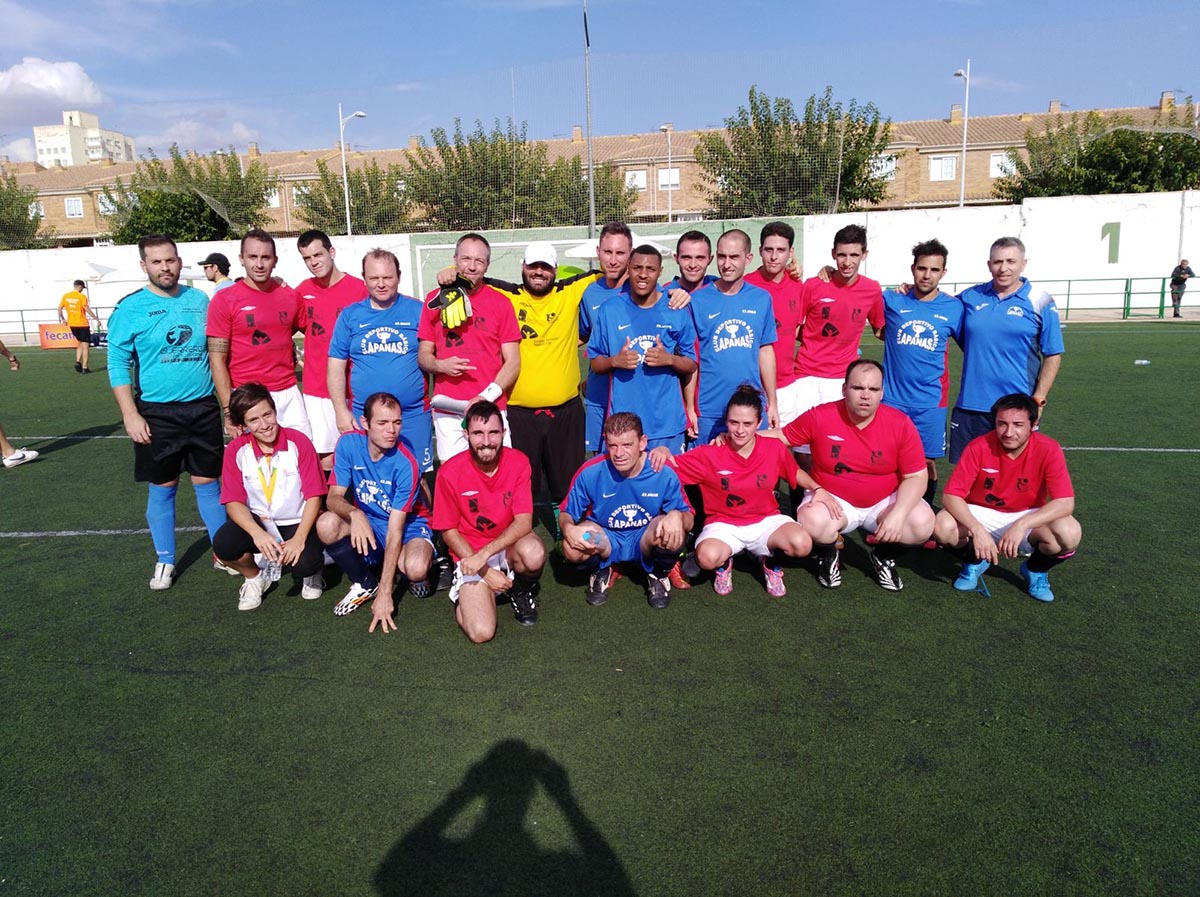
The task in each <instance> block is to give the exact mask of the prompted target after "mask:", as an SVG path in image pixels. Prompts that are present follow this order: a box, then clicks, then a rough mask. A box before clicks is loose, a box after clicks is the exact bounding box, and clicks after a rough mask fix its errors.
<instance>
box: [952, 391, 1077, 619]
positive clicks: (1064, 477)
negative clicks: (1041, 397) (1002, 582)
mask: <svg viewBox="0 0 1200 897" xmlns="http://www.w3.org/2000/svg"><path fill="white" fill-rule="evenodd" d="M992 412H993V414H994V415H995V420H996V426H995V429H993V430H992V432H990V433H987V434H985V435H983V436H980V437H978V438H976V439H973V440H971V442H970V443H968V445H967V447H966V449H965V450H964V451H963V454H962V457H961V458H960V459H959V463H958V466H957V467H955V468H954V473H952V474H951V475H950V482H948V483H947V484H946V489H945V493H944V495H943V498H942V504H943V506H944V507H943V508H942V510H941V511H940V512H939V513H938V516H937V522H936V525H935V528H934V535H935V537H936V538H937V540H938V542H940V543H941V544H942V545H944V546H946V547H947V548H950V549H953V550H955V551H956V552H957V553H958V554H959V555H960V556H961V557H962V558H963V561H964V564H963V569H962V572H961V573H960V574H959V576H958V579H956V580H955V581H954V588H956V589H958V590H960V591H964V592H966V591H972V590H974V589H976V588H978V586H979V577H980V576H982V575H983V573H984V571H985V570H987V568H988V567H990V566H991V565H992V564H995V563H998V562H999V560H1000V558H1002V557H1010V558H1011V557H1017V555H1020V554H1028V555H1029V560H1027V561H1025V562H1024V563H1023V564H1021V575H1022V576H1023V577H1024V578H1025V584H1026V589H1027V591H1028V592H1029V594H1030V596H1031V597H1033V598H1036V599H1037V600H1038V601H1053V600H1054V593H1053V592H1052V591H1051V590H1050V578H1049V575H1048V572H1049V571H1050V569H1051V568H1053V567H1054V566H1056V565H1057V564H1061V563H1062V562H1063V561H1065V560H1067V559H1068V558H1070V557H1072V556H1073V555H1074V554H1075V549H1077V548H1078V547H1079V542H1080V540H1081V538H1082V534H1083V533H1082V529H1081V527H1080V526H1079V521H1077V520H1076V519H1075V518H1074V516H1072V515H1073V514H1074V511H1075V490H1074V487H1072V485H1071V477H1070V475H1069V474H1068V473H1067V461H1066V458H1065V457H1064V456H1063V450H1062V447H1061V446H1060V445H1059V444H1058V443H1057V442H1055V441H1054V440H1053V439H1051V438H1050V437H1049V436H1045V435H1043V434H1041V433H1038V432H1035V430H1034V425H1035V424H1036V423H1037V418H1038V404H1037V402H1035V401H1034V400H1033V399H1032V398H1031V397H1030V396H1027V395H1024V394H1023V393H1013V394H1012V395H1007V396H1002V397H1001V398H999V399H997V400H996V403H995V405H993V406H992Z"/></svg>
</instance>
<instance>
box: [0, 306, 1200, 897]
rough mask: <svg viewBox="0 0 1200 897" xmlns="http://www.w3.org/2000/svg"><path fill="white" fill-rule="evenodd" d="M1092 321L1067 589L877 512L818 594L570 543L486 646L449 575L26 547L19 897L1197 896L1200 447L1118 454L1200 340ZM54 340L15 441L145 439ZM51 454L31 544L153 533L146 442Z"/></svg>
mask: <svg viewBox="0 0 1200 897" xmlns="http://www.w3.org/2000/svg"><path fill="white" fill-rule="evenodd" d="M1065 336H1066V343H1067V355H1066V358H1065V361H1064V364H1063V369H1062V373H1061V375H1060V378H1059V383H1058V384H1057V386H1056V387H1055V389H1054V391H1053V393H1052V395H1051V402H1050V405H1049V406H1048V408H1047V418H1046V424H1045V430H1046V432H1047V433H1049V434H1050V435H1052V436H1054V437H1055V438H1057V439H1059V440H1060V441H1061V442H1062V443H1063V444H1064V445H1065V446H1067V447H1068V448H1069V449H1071V450H1070V451H1068V456H1067V457H1068V463H1069V465H1070V469H1071V473H1072V476H1073V479H1074V482H1075V486H1076V490H1077V495H1078V499H1077V516H1078V517H1079V518H1080V520H1081V522H1082V524H1083V528H1084V542H1083V546H1082V548H1081V550H1080V552H1079V555H1078V557H1077V558H1076V559H1075V560H1073V561H1071V562H1070V563H1068V564H1066V565H1063V566H1061V567H1059V568H1056V569H1055V570H1054V571H1053V573H1052V574H1051V582H1052V584H1053V586H1054V589H1055V593H1056V594H1057V596H1058V599H1057V600H1056V601H1055V602H1054V603H1053V604H1050V605H1042V604H1039V603H1037V602H1035V601H1033V600H1031V599H1030V598H1028V597H1027V596H1026V595H1025V594H1024V592H1023V591H1022V589H1021V584H1020V578H1019V576H1018V575H1017V573H1016V569H1017V566H1018V564H1017V562H1011V561H1010V562H1005V563H1004V564H1003V565H1002V567H1001V568H1000V569H994V570H993V571H990V572H989V574H988V577H987V578H988V581H989V583H990V590H991V595H992V597H991V599H987V598H983V597H981V596H979V595H976V594H960V593H957V592H955V591H954V590H953V589H951V588H950V585H949V580H950V579H952V578H953V576H954V574H955V572H956V564H955V562H954V561H953V560H952V559H951V558H950V557H948V556H946V555H944V554H943V553H940V552H913V553H911V554H909V555H907V556H906V557H904V558H903V559H902V560H901V562H900V566H901V570H902V573H903V575H904V579H905V589H904V591H903V592H901V593H899V594H891V593H887V592H884V591H882V590H881V589H879V588H878V587H877V586H876V585H875V584H874V582H873V581H872V580H871V578H870V576H869V575H868V570H869V565H868V563H867V559H866V556H865V553H864V551H863V548H862V546H861V542H860V540H859V539H857V538H852V539H850V542H849V545H848V548H847V550H846V552H845V554H844V557H843V570H844V585H843V587H842V588H841V589H840V590H838V591H824V590H821V589H819V588H818V587H817V585H816V583H815V580H814V578H813V575H812V571H811V569H810V568H809V567H808V566H807V565H806V564H799V565H796V566H793V567H790V568H789V569H788V570H787V574H786V579H787V585H788V589H789V594H788V596H787V597H786V598H784V599H781V600H779V599H771V598H769V597H768V596H767V595H766V594H765V592H764V591H763V589H762V587H761V584H759V583H758V581H757V580H756V579H754V578H753V577H752V576H751V575H750V573H749V572H747V571H749V569H750V568H749V567H747V568H745V570H742V571H739V572H738V573H737V574H735V578H734V583H735V591H734V593H733V595H731V596H729V597H726V598H721V597H718V596H716V595H715V594H713V592H712V591H711V589H710V588H709V587H708V585H707V584H702V585H699V586H697V587H696V588H693V589H691V590H690V591H687V592H677V593H676V595H675V598H674V600H673V602H672V604H671V607H670V608H669V609H667V610H666V611H662V612H656V611H652V610H651V609H650V608H649V607H648V606H647V605H646V602H645V600H644V597H643V595H642V592H641V590H640V588H639V587H638V586H637V585H636V584H635V583H632V582H630V581H628V580H621V581H620V582H619V583H618V584H617V586H616V587H615V589H614V593H613V596H612V598H611V599H610V600H609V602H608V603H607V604H606V605H604V606H603V607H599V608H592V607H588V606H587V605H585V603H584V601H583V596H582V590H581V588H580V586H579V584H578V581H577V580H569V578H568V577H567V576H566V575H565V574H562V571H559V573H560V574H562V575H560V578H561V579H562V580H563V581H564V582H566V581H570V583H571V584H570V585H564V584H560V583H558V582H556V579H555V576H554V575H553V574H552V572H551V571H550V570H549V569H548V570H547V573H546V575H545V576H544V578H543V588H542V600H541V619H540V621H539V623H538V624H537V625H536V626H534V627H532V628H523V627H520V626H518V625H516V624H515V622H514V621H513V620H512V618H511V615H510V614H509V613H507V612H506V611H505V610H504V609H501V621H500V628H499V632H498V635H497V637H496V639H495V641H494V642H492V643H490V644H488V645H485V646H481V647H474V646H471V645H469V644H468V643H467V642H466V641H465V639H464V638H463V637H462V636H461V635H460V634H459V632H458V631H457V628H456V626H455V624H454V622H453V617H452V615H451V612H450V610H449V607H448V603H447V602H446V600H445V595H444V593H439V594H437V595H435V596H434V597H432V598H429V599H423V600H415V599H413V598H411V597H407V596H406V597H405V598H404V599H403V600H402V601H401V602H400V604H399V606H398V612H397V622H398V624H399V627H400V628H399V631H398V632H395V633H392V634H389V635H387V636H382V635H379V634H376V635H368V634H367V631H366V628H367V623H368V621H369V612H365V611H364V612H359V613H357V614H355V615H352V616H350V617H347V618H340V619H339V618H335V617H334V616H333V615H332V613H331V607H332V604H333V601H334V600H335V596H338V595H340V594H341V592H342V591H344V589H345V586H346V584H345V583H344V582H334V583H331V585H330V590H329V592H327V597H325V598H323V599H322V600H319V601H315V602H307V601H303V600H301V599H300V598H299V596H298V595H297V594H288V592H289V591H290V590H291V583H290V581H289V580H287V579H286V578H285V581H284V582H283V583H281V586H280V587H278V588H276V589H275V590H273V591H272V592H270V593H268V595H267V597H266V599H265V601H264V603H263V606H262V607H261V608H260V609H259V610H257V611H255V612H253V613H239V612H238V611H237V610H236V593H237V582H236V581H235V580H233V579H230V578H229V577H226V576H224V575H222V574H219V573H216V572H214V571H213V570H212V569H211V567H210V564H209V561H208V547H207V537H206V536H205V535H204V534H203V533H202V532H196V531H191V530H189V531H187V532H183V533H181V534H180V555H181V563H180V567H181V571H180V577H179V580H178V582H177V584H176V585H175V587H174V588H172V589H171V590H170V591H169V592H165V593H151V592H150V591H148V589H147V588H146V580H147V579H148V578H149V575H150V572H151V568H152V565H153V559H154V558H153V553H152V551H151V549H150V543H149V537H148V536H146V535H82V536H74V537H64V536H51V535H27V536H24V537H17V538H10V537H4V538H0V570H2V571H3V573H2V581H3V586H2V591H3V596H4V597H3V600H2V601H0V681H2V682H3V705H2V706H3V711H4V712H3V716H2V719H3V729H2V736H0V897H2V895H5V894H8V895H59V894H64V895H66V894H70V895H76V894H80V895H82V894H97V895H113V894H122V895H125V894H129V895H135V894H136V895H161V897H169V895H185V894H187V895H191V894H195V895H211V894H231V895H232V894H255V895H276V894H278V895H300V894H322V895H332V894H337V895H343V894H344V895H359V894H364V895H368V894H384V895H400V894H405V895H426V894H459V895H474V894H557V895H571V894H596V895H609V894H611V895H625V894H639V895H646V897H648V895H675V894H680V895H684V894H686V895H696V894H755V895H758V894H763V895H809V894H811V895H873V894H878V895H904V894H913V895H924V894H955V895H958V894H996V895H1001V894H1004V895H1010V894H1020V895H1026V894H1054V895H1058V894H1113V895H1135V894H1145V895H1162V894H1178V895H1191V894H1196V893H1198V892H1200V858H1198V856H1197V852H1196V836H1195V832H1196V830H1197V826H1198V824H1200V764H1198V763H1197V762H1196V757H1197V756H1198V753H1200V725H1198V724H1200V694H1198V691H1197V681H1198V677H1200V661H1198V659H1197V651H1196V646H1197V643H1198V639H1197V636H1198V628H1197V618H1198V615H1197V611H1196V589H1195V586H1194V585H1192V586H1189V585H1188V583H1189V582H1190V583H1194V582H1196V581H1197V578H1198V574H1200V570H1198V569H1197V563H1196V561H1195V557H1196V541H1195V536H1194V523H1193V507H1194V505H1195V498H1194V489H1193V488H1192V484H1194V483H1195V482H1196V481H1197V480H1198V479H1200V454H1197V453H1195V452H1194V451H1193V453H1190V454H1184V453H1151V452H1117V451H1112V450H1111V449H1117V448H1187V449H1192V450H1196V449H1200V426H1198V425H1197V422H1196V404H1195V383H1196V382H1198V381H1200V351H1198V349H1200V327H1196V326H1194V325H1191V324H1190V323H1189V322H1186V321H1185V322H1182V324H1180V325H1173V324H1168V323H1153V324H1151V323H1146V324H1133V325H1130V324H1126V325H1116V324H1108V325H1100V324H1075V323H1072V324H1071V325H1070V326H1069V327H1068V328H1067V330H1066V332H1065ZM867 351H868V352H870V353H871V354H875V355H877V354H878V350H877V347H874V346H872V347H868V349H867ZM19 354H20V357H21V359H22V362H23V365H24V367H23V369H22V370H21V371H20V372H19V373H17V374H7V373H0V421H2V422H3V424H4V427H5V430H6V432H7V433H9V434H10V435H11V436H13V437H20V436H60V437H61V436H109V435H117V436H120V435H122V432H123V431H122V429H121V427H120V424H119V419H118V416H117V414H116V406H115V404H114V403H113V401H112V399H111V395H110V393H109V392H108V389H107V381H106V379H105V377H104V375H103V374H101V373H97V374H93V375H91V376H90V377H83V376H80V375H77V374H75V373H74V372H73V371H71V370H70V358H69V357H68V355H69V353H51V352H46V353H42V352H38V351H34V350H25V351H19ZM1137 358H1147V359H1150V360H1151V364H1150V365H1149V366H1141V367H1135V366H1134V365H1133V360H1134V359H1137ZM103 361H104V356H103V353H98V354H97V355H96V356H94V360H93V364H94V367H97V368H99V367H102V366H103ZM15 441H16V442H17V444H18V445H29V446H30V447H32V448H36V449H39V450H40V451H43V452H44V457H43V458H41V459H39V460H38V461H37V462H36V463H34V464H30V465H26V466H23V467H20V468H16V469H13V470H8V471H0V534H3V533H18V532H25V533H45V532H58V531H65V530H99V529H125V528H139V527H143V526H144V525H145V524H144V519H143V511H144V503H145V497H144V496H145V492H144V488H143V487H140V486H136V485H134V484H133V483H132V479H131V473H130V466H131V465H130V461H131V451H130V446H129V443H128V441H127V440H123V439H86V440H85V439H61V438H60V439H53V440H42V441H30V440H22V439H16V440H15ZM1084 447H1093V448H1104V449H1108V450H1105V451H1080V450H1078V449H1080V448H1084ZM945 475H946V471H943V476H945ZM179 496H180V518H179V523H180V525H181V526H187V527H197V526H198V525H199V523H200V521H199V518H198V516H197V515H196V512H195V507H194V503H193V501H192V498H191V494H190V489H189V488H188V487H187V486H186V485H185V486H183V487H182V488H181V489H180V492H179ZM330 579H331V580H332V579H335V577H334V576H332V575H331V576H330Z"/></svg>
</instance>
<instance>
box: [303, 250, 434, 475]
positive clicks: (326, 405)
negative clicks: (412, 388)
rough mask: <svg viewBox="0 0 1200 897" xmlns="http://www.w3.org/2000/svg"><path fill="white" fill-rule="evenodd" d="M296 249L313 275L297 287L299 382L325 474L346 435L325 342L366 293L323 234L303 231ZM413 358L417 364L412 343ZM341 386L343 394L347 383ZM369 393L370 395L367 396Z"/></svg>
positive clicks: (364, 287)
mask: <svg viewBox="0 0 1200 897" xmlns="http://www.w3.org/2000/svg"><path fill="white" fill-rule="evenodd" d="M296 248H297V249H298V250H299V251H300V257H301V258H302V259H304V264H305V265H306V266H307V267H308V271H309V273H310V274H311V275H312V277H310V278H308V279H307V280H302V281H301V282H300V285H299V286H298V287H296V295H298V296H299V297H300V307H301V309H302V310H303V312H304V317H303V327H302V329H303V331H304V373H303V377H302V378H301V385H302V387H303V390H304V410H305V413H306V414H307V415H308V422H309V425H310V426H311V427H312V433H313V445H314V446H316V449H317V453H318V454H320V456H321V466H322V467H324V468H325V469H326V470H329V469H330V467H331V466H332V464H333V458H332V454H333V447H334V446H335V445H336V444H337V440H338V436H339V435H340V434H341V433H344V432H345V430H344V429H342V427H340V426H339V422H338V416H337V411H336V409H335V407H334V402H333V399H332V398H330V392H329V378H328V367H329V342H330V340H331V339H333V330H334V325H335V324H336V323H337V319H338V315H339V314H341V312H342V309H344V308H345V307H346V306H348V305H351V304H353V303H355V302H360V301H362V300H363V298H364V297H365V296H366V295H367V287H366V284H364V283H363V282H362V281H361V280H359V279H358V278H357V277H355V276H354V275H353V274H347V273H345V272H344V271H342V270H341V269H340V268H338V266H337V250H336V249H334V247H333V242H332V241H331V240H330V239H329V235H328V234H326V233H325V232H324V231H319V230H306V231H305V232H304V233H302V234H301V235H300V236H299V237H298V238H297V239H296ZM413 358H414V361H415V358H416V346H415V341H414V347H413ZM342 384H343V390H344V389H345V377H343V378H342ZM370 392H373V390H367V393H370ZM367 393H364V395H366V394H367ZM343 404H344V403H343ZM355 420H357V417H355ZM343 423H346V422H345V421H343ZM349 428H350V429H352V428H353V421H350V422H349Z"/></svg>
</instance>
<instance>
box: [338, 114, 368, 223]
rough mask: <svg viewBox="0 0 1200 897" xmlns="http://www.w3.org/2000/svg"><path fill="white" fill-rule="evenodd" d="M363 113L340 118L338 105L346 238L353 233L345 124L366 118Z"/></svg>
mask: <svg viewBox="0 0 1200 897" xmlns="http://www.w3.org/2000/svg"><path fill="white" fill-rule="evenodd" d="M366 117H367V113H365V112H361V111H359V112H352V113H350V114H349V115H347V116H346V117H345V118H342V104H341V103H338V147H339V148H340V149H341V151H342V196H343V197H344V198H345V200H346V236H347V237H349V236H352V235H353V233H354V231H353V230H352V228H351V226H350V181H349V180H348V179H347V177H346V122H348V121H350V119H352V118H366Z"/></svg>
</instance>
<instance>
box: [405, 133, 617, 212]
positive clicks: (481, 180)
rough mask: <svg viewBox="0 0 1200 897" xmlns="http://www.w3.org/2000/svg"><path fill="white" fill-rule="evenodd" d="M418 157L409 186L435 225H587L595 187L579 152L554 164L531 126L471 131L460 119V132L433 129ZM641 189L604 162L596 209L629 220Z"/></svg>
mask: <svg viewBox="0 0 1200 897" xmlns="http://www.w3.org/2000/svg"><path fill="white" fill-rule="evenodd" d="M430 134H431V136H432V138H433V146H432V147H430V146H429V145H428V144H426V143H425V142H424V141H422V142H421V145H420V146H419V147H418V149H417V150H416V152H415V154H414V155H412V156H411V157H410V160H411V161H410V166H411V167H410V168H409V170H408V171H407V172H406V173H405V178H406V183H407V193H408V197H409V199H410V200H411V201H412V203H413V205H414V206H416V207H417V208H419V209H420V210H421V218H422V221H423V223H424V224H425V225H426V226H428V227H430V228H431V229H434V230H468V229H469V230H476V229H478V230H493V229H499V228H513V227H548V226H555V225H559V226H562V225H570V224H586V223H587V220H588V189H587V180H586V177H585V175H584V173H583V168H582V163H581V162H580V159H579V157H578V156H575V157H573V158H571V159H558V160H557V161H555V162H553V163H551V162H550V161H549V160H548V158H547V148H546V144H544V143H540V142H537V143H530V142H529V141H528V140H526V137H525V125H524V124H522V125H521V127H520V128H519V129H518V128H517V127H516V126H515V125H514V124H513V122H512V120H511V119H509V121H508V125H507V127H502V126H501V124H500V122H499V121H496V122H495V124H494V125H493V127H492V130H491V131H490V132H487V131H484V129H483V124H482V122H479V121H476V122H475V130H474V131H472V132H470V133H469V134H465V133H464V132H463V129H462V122H461V121H460V120H458V119H455V121H454V134H453V136H452V137H450V136H448V135H447V134H446V131H445V129H443V128H434V129H433V130H432V131H431V132H430ZM633 199H634V191H633V190H631V189H628V188H626V187H625V185H624V183H622V181H621V178H620V175H619V173H618V172H617V171H616V169H614V168H613V167H612V166H601V167H599V168H597V169H596V208H597V214H598V215H599V214H600V209H601V208H602V202H603V208H604V209H605V210H606V216H607V215H611V216H612V217H615V218H618V219H621V220H623V219H624V218H627V217H629V215H630V213H631V212H632V211H633Z"/></svg>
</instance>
